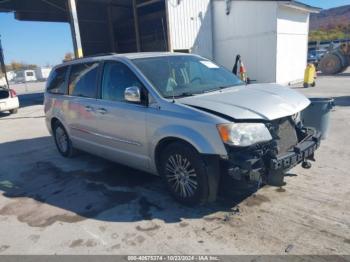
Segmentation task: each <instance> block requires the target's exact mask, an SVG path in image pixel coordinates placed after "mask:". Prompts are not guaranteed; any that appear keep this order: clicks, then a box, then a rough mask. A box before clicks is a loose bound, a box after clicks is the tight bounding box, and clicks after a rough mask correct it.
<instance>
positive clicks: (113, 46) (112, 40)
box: [107, 4, 116, 52]
mask: <svg viewBox="0 0 350 262" xmlns="http://www.w3.org/2000/svg"><path fill="white" fill-rule="evenodd" d="M107 13H108V28H109V39H110V45H111V51H112V52H115V51H116V44H115V37H114V25H113V17H112V5H111V4H108V6H107Z"/></svg>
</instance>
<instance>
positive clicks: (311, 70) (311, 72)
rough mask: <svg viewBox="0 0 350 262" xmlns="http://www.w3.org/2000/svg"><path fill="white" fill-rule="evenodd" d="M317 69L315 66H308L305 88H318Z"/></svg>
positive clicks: (305, 74) (305, 75)
mask: <svg viewBox="0 0 350 262" xmlns="http://www.w3.org/2000/svg"><path fill="white" fill-rule="evenodd" d="M315 80H316V68H315V66H314V64H311V63H310V64H307V67H306V69H305V73H304V88H308V87H309V86H312V87H314V86H316V82H315Z"/></svg>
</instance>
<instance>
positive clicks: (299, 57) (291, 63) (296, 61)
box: [276, 5, 309, 84]
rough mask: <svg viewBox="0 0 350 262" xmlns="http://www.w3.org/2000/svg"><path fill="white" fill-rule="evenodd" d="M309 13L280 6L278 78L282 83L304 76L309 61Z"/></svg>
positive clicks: (278, 17)
mask: <svg viewBox="0 0 350 262" xmlns="http://www.w3.org/2000/svg"><path fill="white" fill-rule="evenodd" d="M308 34H309V13H308V12H306V11H302V10H298V9H294V8H292V7H286V6H283V5H279V6H278V16H277V68H276V70H277V73H276V75H277V79H276V81H277V82H278V83H281V84H288V83H293V82H298V81H300V80H302V79H303V77H304V70H305V67H306V63H307V42H308Z"/></svg>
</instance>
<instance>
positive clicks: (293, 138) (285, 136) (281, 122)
mask: <svg viewBox="0 0 350 262" xmlns="http://www.w3.org/2000/svg"><path fill="white" fill-rule="evenodd" d="M271 127H272V128H270V131H271V133H272V136H273V137H274V139H275V141H276V142H277V148H278V154H279V155H280V154H283V153H285V152H287V151H288V150H289V149H291V148H292V147H293V146H295V145H296V144H298V137H297V131H296V128H295V123H294V121H293V119H292V118H291V117H284V118H280V119H277V120H274V121H273V122H272V126H271Z"/></svg>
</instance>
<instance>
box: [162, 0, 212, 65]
mask: <svg viewBox="0 0 350 262" xmlns="http://www.w3.org/2000/svg"><path fill="white" fill-rule="evenodd" d="M167 11H168V24H169V35H170V47H171V50H172V51H174V50H183V49H185V50H189V52H191V53H195V54H200V55H202V56H204V57H207V58H209V59H212V58H213V50H212V43H213V37H212V17H211V1H210V0H180V1H179V0H167Z"/></svg>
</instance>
